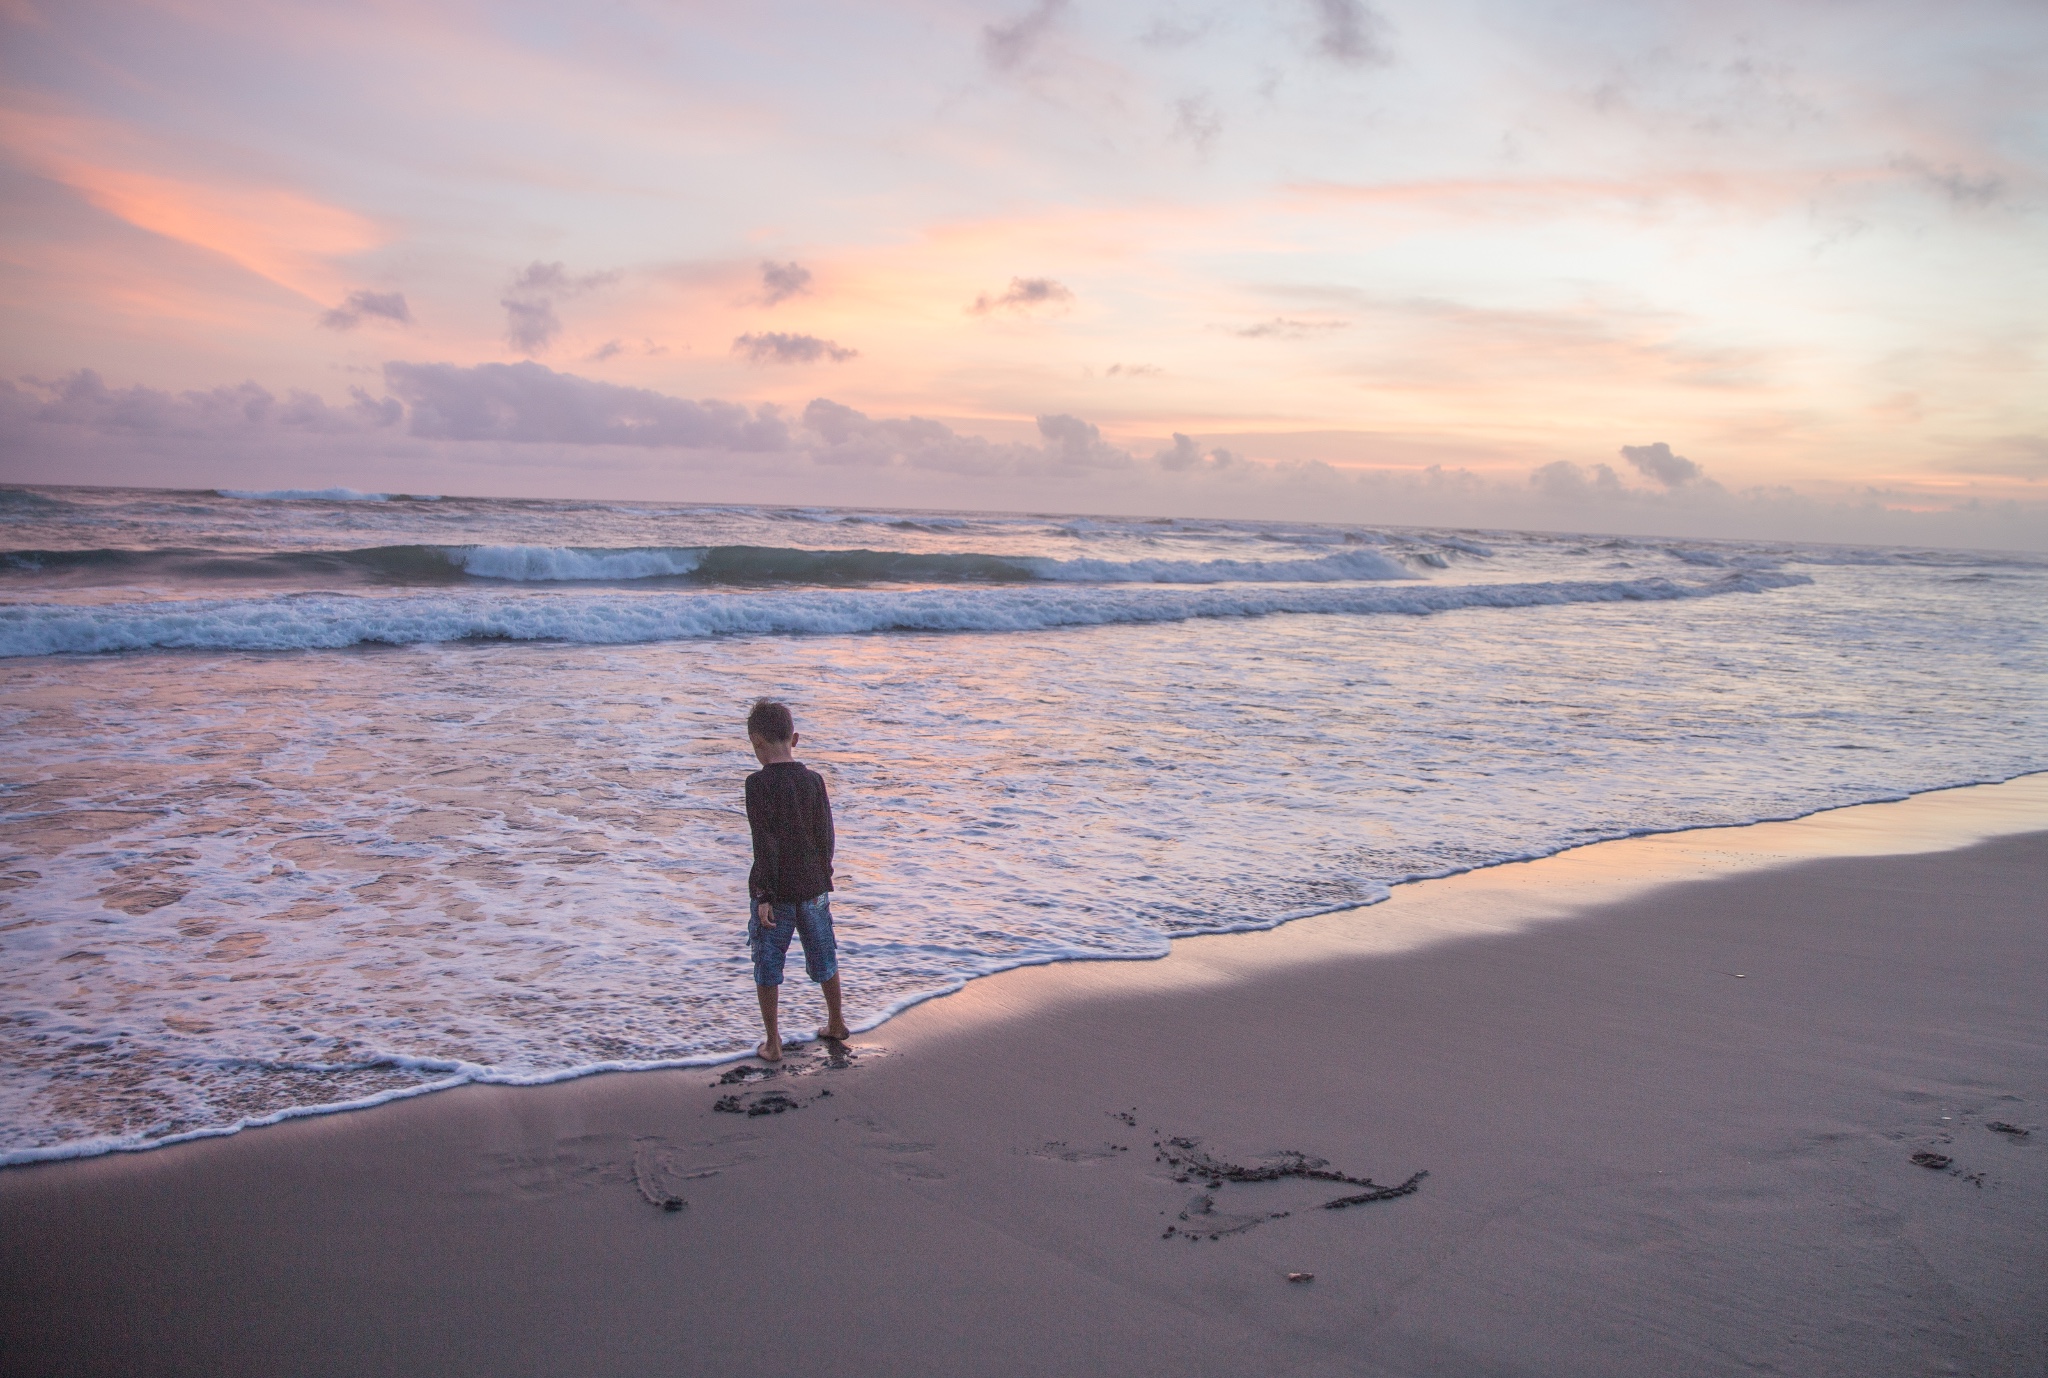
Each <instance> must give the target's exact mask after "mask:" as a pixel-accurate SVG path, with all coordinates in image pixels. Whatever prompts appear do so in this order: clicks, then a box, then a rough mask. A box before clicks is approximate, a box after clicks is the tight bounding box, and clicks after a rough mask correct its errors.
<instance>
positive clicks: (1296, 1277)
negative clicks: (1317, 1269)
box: [1287, 1273, 1316, 1282]
mask: <svg viewBox="0 0 2048 1378" xmlns="http://www.w3.org/2000/svg"><path fill="white" fill-rule="evenodd" d="M1287 1280H1288V1281H1289V1282H1314V1281H1315V1280H1316V1275H1315V1274H1314V1273H1289V1274H1288V1275H1287Z"/></svg>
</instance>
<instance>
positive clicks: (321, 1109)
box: [0, 771, 2048, 1175]
mask: <svg viewBox="0 0 2048 1378" xmlns="http://www.w3.org/2000/svg"><path fill="white" fill-rule="evenodd" d="M1986 791H1991V792H1995V793H1984V792H1986ZM1914 805H1917V807H1914V808H1910V809H1907V811H1906V812H1905V813H1903V814H1902V813H1900V812H1898V811H1899V810H1901V809H1906V807H1907V806H1914ZM1869 810H1881V811H1886V812H1882V813H1868V812H1866V811H1869ZM2028 820H2031V821H2028ZM1816 823H1818V824H1819V826H1818V827H1816V828H1802V827H1801V825H1807V824H1816ZM2037 827H2038V828H2048V771H2029V772H2023V773H2021V774H2019V775H2015V776H2010V777H2008V778H2006V779H2004V780H1998V781H1990V782H1981V783H1974V784H1964V785H1945V786H1941V787H1939V788H1936V789H1932V790H1923V791H1919V792H1917V793H1913V794H1908V795H1903V796H1899V797H1896V798H1890V799H1880V800H1874V801H1871V802H1867V803H1860V804H1841V805H1831V806H1829V807H1827V808H1822V809H1816V810H1814V811H1812V812H1809V813H1804V814H1795V815H1791V816H1789V817H1786V818H1767V819H1758V820H1754V821H1752V822H1748V823H1728V824H1711V825H1707V826H1704V827H1694V828H1679V829H1671V830H1667V831H1660V832H1639V833H1628V834H1624V835H1622V836H1619V837H1612V838H1602V839H1599V840H1597V841H1593V842H1582V843H1576V844H1573V845H1571V846H1569V847H1566V848H1564V849H1562V850H1560V851H1556V852H1548V853H1544V854H1542V855H1540V856H1533V857H1521V858H1513V859H1510V860H1505V861H1497V862H1489V863H1487V864H1485V865H1482V866H1476V867H1471V868H1467V869H1465V870H1459V871H1450V872H1443V873H1439V874H1436V875H1429V876H1420V877H1416V878H1413V879H1409V880H1403V881H1397V882H1395V883H1394V884H1392V885H1390V886H1387V887H1385V888H1386V891H1387V893H1386V897H1385V898H1382V899H1379V900H1374V901H1371V902H1369V903H1366V904H1362V905H1343V906H1340V907H1337V908H1333V909H1323V910H1316V911H1312V912H1309V913H1305V914H1300V915H1296V916H1294V917H1289V918H1282V919H1278V920H1275V921H1273V922H1271V923H1264V924H1256V925H1252V924H1247V925H1244V926H1241V927H1226V928H1216V929H1209V930H1205V931H1202V932H1198V933H1188V934H1178V935H1167V937H1166V944H1167V948H1166V951H1165V952H1163V953H1160V954H1157V955H1145V954H1138V955H1095V954H1079V953H1075V954H1065V955H1061V956H1057V957H1048V958H1042V959H1034V960H1030V961H1023V962H1019V963H1017V964H1015V965H1012V966H1005V967H1001V968H998V969H996V970H994V971H989V972H984V973H979V974H976V975H973V976H969V977H966V978H965V979H963V980H961V981H960V982H959V983H958V984H955V985H952V986H949V987H945V988H942V989H939V990H934V991H930V992H926V993H923V994H919V995H915V996H912V997H909V998H908V999H905V1000H901V1001H898V1002H897V1003H895V1004H893V1005H891V1006H889V1007H888V1008H886V1009H884V1010H883V1011H882V1012H881V1013H880V1014H878V1015H876V1016H874V1017H873V1018H871V1019H869V1020H866V1021H861V1022H856V1023H854V1024H853V1025H852V1026H851V1027H852V1030H853V1033H854V1036H855V1037H860V1036H863V1035H868V1034H872V1033H874V1032H876V1031H877V1030H880V1029H883V1028H884V1027H886V1026H888V1025H890V1024H893V1023H896V1022H897V1021H899V1020H901V1019H902V1017H903V1016H904V1015H906V1014H908V1013H909V1012H911V1011H912V1010H916V1009H920V1008H923V1007H925V1006H928V1005H931V1004H932V1003H934V1002H936V1001H954V1000H960V999H961V997H963V996H967V995H969V994H970V993H972V992H973V991H974V990H975V989H976V988H977V987H979V986H981V985H982V984H984V983H986V982H989V981H994V980H1001V979H1004V978H1007V977H1010V976H1012V975H1013V974H1015V973H1018V972H1024V971H1031V970H1044V969H1053V970H1058V969H1064V968H1068V967H1077V968H1078V967H1097V966H1103V967H1110V968H1121V967H1126V966H1132V965H1154V964H1159V963H1167V962H1170V961H1171V960H1172V958H1173V957H1174V956H1175V954H1176V953H1177V952H1179V951H1180V949H1181V946H1182V945H1183V944H1203V943H1211V942H1215V941H1219V940H1221V941H1231V940H1239V939H1247V938H1255V937H1258V936H1260V935H1270V934H1275V933H1280V932H1283V931H1286V930H1291V929H1296V928H1298V927H1299V926H1301V925H1305V924H1307V925H1320V926H1319V927H1317V928H1315V929H1311V930H1305V931H1304V932H1303V933H1301V934H1297V935H1296V936H1297V937H1298V938H1305V939H1311V940H1312V941H1313V942H1314V944H1315V947H1316V951H1317V954H1318V955H1330V954H1331V953H1336V952H1345V951H1373V952H1381V953H1389V952H1395V951H1401V950H1406V947H1407V946H1408V945H1410V944H1412V943H1417V942H1429V941H1448V940H1451V939H1454V938H1456V937H1460V936H1476V935H1482V934H1485V933H1502V932H1509V931H1514V930H1515V928H1516V927H1517V926H1526V925H1528V924H1533V923H1539V922H1543V921H1545V920H1546V919H1550V918H1556V917H1560V916H1561V915H1560V913H1559V910H1560V907H1563V908H1564V909H1569V908H1571V907H1573V906H1580V905H1585V904H1588V903H1596V902H1600V901H1601V900H1611V899H1616V898H1621V897H1623V896H1624V895H1626V894H1627V893H1629V892H1630V889H1629V887H1630V886H1633V887H1634V888H1635V889H1637V890H1640V889H1641V888H1643V887H1645V886H1652V885H1656V884H1660V883H1665V882H1666V881H1668V880H1669V879H1671V878H1673V876H1675V875H1676V874H1677V873H1678V871H1679V870H1680V869H1682V868H1688V867H1690V868H1697V869H1694V870H1692V871H1691V874H1693V875H1695V876H1697V875H1701V874H1737V873H1740V872H1741V871H1743V870H1746V869H1754V868H1755V867H1756V866H1757V865H1760V864H1775V863H1776V862H1780V861H1784V860H1791V859H1797V858H1803V857H1810V856H1822V855H1831V856H1840V855H1906V854H1911V852H1912V850H1914V849H1916V848H1917V849H1926V850H1938V849H1939V848H1940V847H1941V846H1960V845H1966V844H1967V843H1968V842H1971V841H1982V840H1986V839H1988V838H1991V837H1996V836H2001V835H2005V834H2007V833H2012V832H2021V831H2031V830H2033V829H2034V828H2037ZM1786 828H1790V829H1792V830H1793V831H1790V832H1784V833H1779V832H1775V831H1764V832H1758V831H1756V830H1759V829H1762V830H1776V829H1786ZM1866 831H1867V832H1869V833H1871V834H1872V835H1873V836H1872V837H1871V838H1870V840H1869V841H1868V842H1866V843H1864V844H1862V845H1863V846H1864V847H1865V848H1866V849H1864V850H1856V849H1854V846H1853V844H1850V843H1849V842H1848V839H1849V838H1852V837H1854V836H1857V835H1859V834H1860V833H1863V832H1866ZM1912 839H1919V841H1918V842H1917V843H1916V842H1914V841H1912ZM1935 839H1939V840H1940V841H1939V842H1938V843H1936V842H1935V841H1934V840H1935ZM1902 846H1903V847H1906V848H1907V849H1908V850H1907V851H1900V850H1897V849H1898V848H1899V847H1902ZM1845 847H1849V848H1850V849H1849V850H1844V848H1845ZM1869 848H1875V850H1870V849H1869ZM1602 849H1625V850H1611V851H1603V850H1602ZM1767 858H1768V859H1769V860H1766V859H1767ZM1527 867H1536V868H1540V869H1538V870H1535V871H1520V870H1516V869H1515V868H1527ZM1665 870H1669V871H1670V872H1671V873H1672V874H1670V875H1666V874H1664V873H1663V872H1664V871H1665ZM1629 877H1633V879H1632V880H1631V879H1629ZM1475 878H1495V879H1497V880H1498V881H1500V882H1501V883H1500V884H1494V883H1489V882H1488V880H1486V879H1475ZM1617 886H1619V887H1620V888H1617ZM1431 887H1443V888H1431ZM1475 889H1476V890H1479V891H1481V892H1482V893H1483V894H1484V897H1485V898H1484V903H1485V905H1486V906H1487V909H1488V917H1487V918H1486V919H1484V920H1482V921H1479V922H1477V923H1476V924H1475V923H1474V922H1473V921H1472V919H1471V917H1470V915H1471V910H1472V905H1473V902H1474V901H1473V899H1472V898H1471V897H1470V896H1469V894H1468V892H1470V891H1472V890H1475ZM1537 895H1541V896H1543V899H1541V900H1540V901H1538V900H1536V898H1535V897H1536V896H1537ZM1397 900H1400V901H1402V903H1401V904H1400V906H1399V907H1398V908H1397V909H1393V910H1390V908H1389V906H1391V905H1394V903H1395V901H1397ZM1390 912H1391V913H1399V914H1400V915H1401V920H1400V923H1403V924H1410V925H1411V926H1413V925H1419V927H1413V931H1410V930H1409V929H1402V928H1400V927H1399V924H1396V925H1394V926H1393V927H1394V928H1395V929H1397V930H1398V931H1399V932H1401V933H1404V934H1406V937H1405V938H1402V937H1394V936H1393V935H1392V934H1391V933H1390V932H1389V931H1387V930H1388V927H1389V926H1388V925H1385V924H1374V923H1371V922H1370V918H1368V919H1366V920H1362V921H1359V922H1353V920H1357V919H1358V916H1371V917H1384V916H1385V915H1386V914H1388V913H1390ZM1411 913H1412V914H1414V915H1415V917H1414V918H1412V919H1411ZM1333 924H1342V925H1344V927H1345V929H1346V930H1347V931H1346V933H1344V934H1337V933H1332V932H1326V931H1325V927H1326V926H1328V925H1333ZM1361 927H1363V928H1366V929H1369V930H1371V931H1370V932H1369V933H1363V932H1356V931H1351V930H1354V929H1358V928H1361ZM1326 942H1329V943H1333V944H1334V945H1333V946H1327V947H1326V946H1325V943H1326ZM1201 950H1202V951H1203V952H1204V953H1205V956H1204V958H1203V964H1204V965H1205V966H1209V965H1211V963H1212V961H1221V962H1222V964H1223V965H1226V966H1227V965H1228V962H1227V961H1223V959H1220V958H1217V959H1211V958H1209V957H1208V956H1207V955H1206V953H1207V949H1201ZM1261 960H1270V954H1266V955H1265V956H1263V957H1262V959H1261ZM1119 979H1120V978H1116V977H1110V978H1108V984H1111V985H1113V984H1114V983H1115V982H1117V981H1118V980H1119ZM1082 984H1083V985H1086V986H1087V987H1088V988H1090V989H1101V988H1103V983H1097V982H1083V983H1082ZM1150 985H1151V983H1150V982H1140V983H1138V987H1137V988H1148V987H1149V986H1150ZM989 1003H990V1004H991V1005H992V1006H995V1007H1002V1006H1004V1005H1005V1004H1007V1003H1008V997H1007V995H998V996H994V997H992V998H991V1001H990V1002H989ZM979 1007H980V1006H979V1003H978V1002H974V1001H967V1002H965V1003H964V1004H962V1005H960V1006H956V1007H954V1008H956V1010H959V1011H965V1010H968V1009H971V1008H979ZM816 1041H817V1040H816V1037H815V1035H814V1034H812V1035H806V1036H802V1037H797V1038H789V1037H787V1036H786V1037H785V1044H784V1046H785V1047H788V1046H798V1047H808V1046H810V1045H812V1044H814V1043H815V1042H816ZM752 1057H753V1053H752V1052H751V1051H750V1050H741V1051H735V1052H729V1053H709V1054H703V1055H700V1056H697V1057H690V1058H682V1059H674V1060H663V1061H651V1062H613V1063H593V1064H586V1065H582V1066H577V1067H571V1068H565V1069H562V1070H560V1071H556V1072H541V1073H532V1074H516V1073H504V1074H500V1073H493V1072H491V1071H490V1069H488V1068H482V1067H478V1068H475V1069H473V1070H471V1069H464V1068H462V1067H460V1066H459V1065H451V1066H450V1067H449V1068H448V1069H447V1070H449V1071H451V1072H458V1073H460V1075H457V1076H455V1077H451V1078H450V1079H448V1080H445V1081H438V1082H430V1083H425V1084H421V1085H414V1086H406V1087H398V1088H394V1089H392V1090H389V1091H383V1092H379V1093H377V1094H375V1095H372V1096H366V1097H362V1098H360V1099H356V1100H350V1101H341V1102H334V1103H330V1104H320V1105H307V1106H290V1107H287V1108H285V1109H283V1110H279V1111H275V1112H272V1113H269V1114H265V1115H261V1116H255V1117H251V1118H249V1119H245V1120H240V1121H237V1122H235V1123H234V1124H231V1125H220V1126H208V1127H205V1128H201V1129H194V1130H188V1131H186V1132H183V1133H180V1134H175V1135H170V1136H167V1137H165V1138H161V1139H147V1140H144V1141H141V1142H133V1141H108V1140H74V1141H71V1142H69V1143H65V1144H58V1145H52V1146H50V1147H48V1148H34V1149H19V1150H13V1151H8V1152H0V1175H4V1174H5V1173H6V1172H7V1171H9V1170H10V1169H14V1168H21V1167H30V1166H34V1165H36V1164H39V1163H53V1162H73V1161H78V1160H82V1159H90V1158H97V1157H101V1156H104V1155H106V1154H110V1153H150V1152H155V1151H156V1150H158V1149H164V1148H175V1147H178V1146H180V1145H184V1144H190V1143H197V1142H202V1141H204V1140H208V1139H220V1138H230V1137H233V1136H236V1135H239V1134H242V1133H245V1132H247V1131H250V1130H260V1129H269V1128H273V1127H275V1126H277V1125H280V1124H286V1123H289V1122H291V1121H294V1120H301V1119H307V1118H313V1117H322V1116H328V1115H342V1114H357V1113H361V1112H363V1111H369V1110H376V1109H378V1108H379V1107H381V1106H385V1105H391V1104H396V1103H398V1102H401V1101H407V1100H413V1099H417V1098H419V1097H422V1096H430V1095H436V1094H439V1093H442V1092H447V1091H455V1090H459V1089H462V1088H463V1087H468V1086H503V1087H516V1088H531V1087H539V1086H551V1085H556V1084H560V1083H564V1082H571V1081H579V1080H582V1079H584V1078H587V1077H594V1076H607V1075H612V1074H617V1073H634V1072H664V1071H696V1070H702V1069H705V1068H712V1067H724V1066H728V1065H730V1064H732V1063H736V1062H745V1061H748V1060H750V1059H751V1058H752ZM438 1061H441V1059H435V1058H431V1057H421V1058H411V1057H405V1058H395V1059H391V1058H387V1059H379V1060H377V1061H376V1062H374V1063H371V1064H366V1065H372V1066H375V1065H385V1064H386V1063H392V1062H396V1063H398V1064H399V1065H405V1064H408V1063H411V1064H417V1065H420V1066H423V1067H431V1066H432V1064H434V1063H436V1062H438ZM434 1070H441V1069H439V1068H434Z"/></svg>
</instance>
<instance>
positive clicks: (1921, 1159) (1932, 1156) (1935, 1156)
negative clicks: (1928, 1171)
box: [1913, 1149, 1955, 1172]
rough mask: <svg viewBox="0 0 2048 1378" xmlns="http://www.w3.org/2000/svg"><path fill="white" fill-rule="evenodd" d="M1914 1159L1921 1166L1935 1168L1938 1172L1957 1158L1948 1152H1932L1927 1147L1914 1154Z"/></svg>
mask: <svg viewBox="0 0 2048 1378" xmlns="http://www.w3.org/2000/svg"><path fill="white" fill-rule="evenodd" d="M1913 1161H1914V1162H1916V1163H1918V1164H1919V1165H1920V1166H1921V1167H1925V1168H1933V1169H1934V1170H1935V1171H1936V1172H1939V1171H1941V1170H1942V1169H1943V1168H1945V1167H1947V1166H1948V1165H1949V1164H1950V1163H1952V1162H1954V1161H1955V1159H1953V1158H1951V1157H1949V1156H1948V1155H1947V1154H1946V1153H1930V1152H1928V1151H1927V1150H1926V1149H1922V1150H1921V1151H1920V1152H1918V1153H1915V1154H1914V1155H1913Z"/></svg>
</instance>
